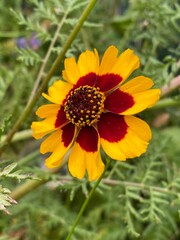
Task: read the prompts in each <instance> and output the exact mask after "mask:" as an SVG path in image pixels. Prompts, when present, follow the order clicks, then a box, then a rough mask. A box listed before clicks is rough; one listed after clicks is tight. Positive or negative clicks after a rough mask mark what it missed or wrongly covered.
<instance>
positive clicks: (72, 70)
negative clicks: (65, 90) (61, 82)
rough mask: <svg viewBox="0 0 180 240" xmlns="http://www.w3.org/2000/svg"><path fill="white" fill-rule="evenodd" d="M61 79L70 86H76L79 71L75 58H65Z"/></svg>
mask: <svg viewBox="0 0 180 240" xmlns="http://www.w3.org/2000/svg"><path fill="white" fill-rule="evenodd" d="M64 68H65V69H64V71H63V78H64V79H65V80H67V81H68V82H70V83H72V84H76V83H77V81H78V80H79V78H80V71H79V68H78V65H77V63H76V60H75V58H67V59H65V61H64Z"/></svg>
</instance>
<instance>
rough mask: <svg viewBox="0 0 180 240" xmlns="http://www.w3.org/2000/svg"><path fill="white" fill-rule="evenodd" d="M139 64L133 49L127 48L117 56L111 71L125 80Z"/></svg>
mask: <svg viewBox="0 0 180 240" xmlns="http://www.w3.org/2000/svg"><path fill="white" fill-rule="evenodd" d="M139 65H140V61H139V58H138V57H137V56H136V55H135V54H134V51H132V50H131V49H127V50H126V51H124V52H123V53H122V54H121V55H120V56H119V57H118V58H117V60H116V62H115V65H114V67H113V68H112V69H111V72H112V73H114V74H118V75H120V76H121V77H122V78H123V80H126V79H127V78H128V77H129V75H130V74H131V73H132V72H133V71H134V70H135V69H137V68H138V67H139Z"/></svg>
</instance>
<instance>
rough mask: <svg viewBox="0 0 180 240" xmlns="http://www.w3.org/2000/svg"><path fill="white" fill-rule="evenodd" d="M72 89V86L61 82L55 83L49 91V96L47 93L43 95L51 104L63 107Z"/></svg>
mask: <svg viewBox="0 0 180 240" xmlns="http://www.w3.org/2000/svg"><path fill="white" fill-rule="evenodd" d="M72 88H73V85H72V84H70V83H67V82H63V81H61V80H59V81H56V82H54V83H53V85H52V86H51V87H50V88H49V89H48V94H49V95H47V94H45V93H43V94H42V95H43V97H44V98H46V99H47V100H49V101H50V102H53V103H57V104H60V105H62V104H63V101H64V100H65V99H66V96H67V95H68V93H69V92H70V91H71V90H72Z"/></svg>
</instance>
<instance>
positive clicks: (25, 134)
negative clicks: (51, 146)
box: [0, 129, 32, 147]
mask: <svg viewBox="0 0 180 240" xmlns="http://www.w3.org/2000/svg"><path fill="white" fill-rule="evenodd" d="M31 137H32V130H31V129H26V130H23V131H20V132H17V133H16V134H15V135H14V138H13V140H12V142H18V141H21V140H25V139H28V138H31ZM6 138H7V136H6V135H3V136H2V137H1V141H0V147H3V146H4V145H5V140H6Z"/></svg>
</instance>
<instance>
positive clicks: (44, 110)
mask: <svg viewBox="0 0 180 240" xmlns="http://www.w3.org/2000/svg"><path fill="white" fill-rule="evenodd" d="M59 109H60V105H59V104H46V105H43V106H41V107H39V108H38V110H37V111H36V115H37V116H38V117H40V118H47V117H51V116H56V115H57V113H58V111H59Z"/></svg>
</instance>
